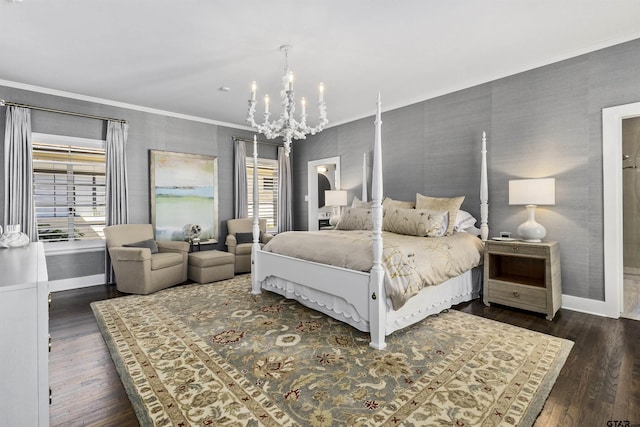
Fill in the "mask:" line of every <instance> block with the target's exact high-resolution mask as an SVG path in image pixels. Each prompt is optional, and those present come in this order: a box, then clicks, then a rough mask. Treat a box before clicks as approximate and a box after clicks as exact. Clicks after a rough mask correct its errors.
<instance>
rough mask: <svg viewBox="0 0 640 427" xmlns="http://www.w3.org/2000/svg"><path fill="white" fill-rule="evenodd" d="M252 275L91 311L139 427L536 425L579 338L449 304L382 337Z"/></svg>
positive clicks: (99, 306) (97, 306)
mask: <svg viewBox="0 0 640 427" xmlns="http://www.w3.org/2000/svg"><path fill="white" fill-rule="evenodd" d="M250 288H251V285H250V276H248V275H243V276H237V277H235V278H234V279H231V280H226V281H221V282H216V283H212V284H205V285H197V284H194V285H185V286H179V287H175V288H172V289H167V290H164V291H160V292H157V293H155V294H152V295H147V296H127V297H121V298H116V299H111V300H106V301H100V302H95V303H93V304H92V308H93V311H94V314H95V316H96V319H97V320H98V324H99V325H100V329H101V331H102V334H103V336H104V339H105V341H106V343H107V345H108V347H109V350H110V352H111V356H112V358H113V360H114V362H115V365H116V367H117V370H118V372H119V374H120V377H121V379H122V382H123V384H124V386H125V388H126V390H127V393H128V395H129V398H130V400H131V402H132V404H133V407H134V409H135V412H136V415H137V417H138V419H139V421H140V424H141V425H143V426H209V425H248V426H258V425H265V426H275V425H278V426H279V425H287V426H333V425H348V426H377V425H412V426H414V425H420V426H436V425H437V426H440V425H454V426H455V425H457V426H498V425H509V426H511V425H521V426H530V425H532V424H533V422H534V421H535V419H536V417H537V415H538V414H539V412H540V411H541V409H542V407H543V405H544V402H545V400H546V398H547V396H548V394H549V392H550V390H551V388H552V386H553V383H554V382H555V380H556V378H557V376H558V374H559V372H560V369H561V368H562V365H563V364H564V362H565V360H566V357H567V355H568V353H569V351H570V349H571V346H572V345H573V343H571V342H570V341H566V340H563V339H559V338H555V337H551V336H548V335H544V334H540V333H537V332H532V331H529V330H526V329H521V328H517V327H514V326H510V325H506V324H502V323H499V322H495V321H492V320H488V319H484V318H481V317H477V316H473V315H470V314H466V313H462V312H458V311H455V310H450V311H448V312H445V313H441V314H439V315H437V316H432V317H430V318H427V319H425V320H424V321H422V322H420V323H418V324H416V325H414V326H412V327H408V328H405V329H403V330H400V331H397V332H394V333H393V334H391V335H390V336H389V337H387V348H386V349H385V350H383V351H378V350H374V349H373V348H371V347H369V336H368V334H366V333H362V332H360V331H357V330H356V329H354V328H352V327H350V326H348V325H345V324H343V323H340V322H337V321H335V320H333V319H331V318H329V317H327V316H325V315H323V314H320V313H318V312H316V311H313V310H310V309H308V308H306V307H304V306H302V305H300V304H299V303H297V302H295V301H289V300H286V299H283V298H282V297H281V296H279V295H276V294H273V293H270V292H263V293H262V294H261V295H257V296H255V295H251V294H250Z"/></svg>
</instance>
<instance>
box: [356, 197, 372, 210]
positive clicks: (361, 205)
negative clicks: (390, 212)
mask: <svg viewBox="0 0 640 427" xmlns="http://www.w3.org/2000/svg"><path fill="white" fill-rule="evenodd" d="M372 205H373V202H363V201H362V200H360V199H358V197H354V198H353V202H351V207H352V208H359V209H371V206H372Z"/></svg>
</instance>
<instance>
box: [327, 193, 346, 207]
mask: <svg viewBox="0 0 640 427" xmlns="http://www.w3.org/2000/svg"><path fill="white" fill-rule="evenodd" d="M324 204H325V205H327V206H346V205H347V192H346V190H326V191H325V192H324Z"/></svg>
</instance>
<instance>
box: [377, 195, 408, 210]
mask: <svg viewBox="0 0 640 427" xmlns="http://www.w3.org/2000/svg"><path fill="white" fill-rule="evenodd" d="M382 207H383V208H385V209H413V208H415V207H416V202H403V201H402V200H393V199H392V198H390V197H385V198H384V200H383V201H382Z"/></svg>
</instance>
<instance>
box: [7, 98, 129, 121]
mask: <svg viewBox="0 0 640 427" xmlns="http://www.w3.org/2000/svg"><path fill="white" fill-rule="evenodd" d="M0 106H4V107H21V108H29V109H31V110H39V111H48V112H50V113H59V114H66V115H69V116H77V117H86V118H89V119H96V120H111V121H113V122H120V123H127V121H126V120H124V119H114V118H112V117H102V116H94V115H92V114H84V113H75V112H73V111H64V110H56V109H55V108H47V107H38V106H35V105H27V104H19V103H17V102H11V101H5V100H4V99H0Z"/></svg>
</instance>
